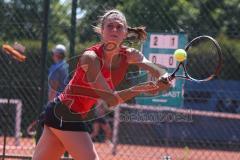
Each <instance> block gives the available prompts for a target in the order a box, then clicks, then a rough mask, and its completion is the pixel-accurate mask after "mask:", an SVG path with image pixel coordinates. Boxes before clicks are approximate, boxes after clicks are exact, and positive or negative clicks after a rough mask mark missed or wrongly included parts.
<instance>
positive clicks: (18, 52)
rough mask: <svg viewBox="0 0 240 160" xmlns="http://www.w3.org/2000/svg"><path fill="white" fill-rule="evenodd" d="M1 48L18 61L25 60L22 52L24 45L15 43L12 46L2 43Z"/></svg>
mask: <svg viewBox="0 0 240 160" xmlns="http://www.w3.org/2000/svg"><path fill="white" fill-rule="evenodd" d="M2 50H3V51H4V52H5V53H7V54H8V55H10V56H12V57H13V58H14V59H16V60H17V61H19V62H24V61H25V60H26V56H25V55H23V54H22V53H23V52H24V50H25V47H24V46H22V45H21V44H19V43H15V44H14V46H13V47H12V46H10V45H8V44H3V45H2Z"/></svg>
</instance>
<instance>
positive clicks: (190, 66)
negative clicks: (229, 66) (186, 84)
mask: <svg viewBox="0 0 240 160" xmlns="http://www.w3.org/2000/svg"><path fill="white" fill-rule="evenodd" d="M187 53H188V58H187V62H186V68H187V72H188V74H189V75H190V76H191V77H192V78H194V79H199V80H200V79H207V78H209V77H212V76H214V74H215V72H216V69H217V66H218V63H219V56H218V48H217V46H216V45H215V44H214V42H213V41H212V40H210V39H207V38H201V39H199V40H197V41H195V42H194V43H192V44H191V46H190V47H189V48H188V50H187Z"/></svg>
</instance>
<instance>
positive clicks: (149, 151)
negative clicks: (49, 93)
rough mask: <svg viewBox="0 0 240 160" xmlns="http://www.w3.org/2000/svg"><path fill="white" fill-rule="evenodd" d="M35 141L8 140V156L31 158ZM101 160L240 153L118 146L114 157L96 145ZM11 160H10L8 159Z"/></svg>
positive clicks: (179, 159) (181, 159) (224, 158)
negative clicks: (17, 143) (16, 143)
mask: <svg viewBox="0 0 240 160" xmlns="http://www.w3.org/2000/svg"><path fill="white" fill-rule="evenodd" d="M0 145H1V146H0V152H1V153H0V154H2V151H3V138H2V137H1V138H0ZM34 146H35V145H34V139H32V138H21V140H20V145H18V146H16V145H15V139H14V138H12V137H8V138H7V147H6V154H7V155H17V156H20V155H21V156H31V155H32V154H33V151H34ZM95 146H96V149H97V152H98V154H99V157H100V159H104V160H164V158H163V157H164V156H167V155H169V156H170V157H171V160H239V159H240V153H239V152H230V151H217V150H197V149H190V148H187V147H186V148H164V147H149V146H136V145H118V146H117V152H116V155H115V156H114V155H112V149H111V146H110V145H108V144H105V143H95ZM6 159H8V160H11V159H10V158H6ZM169 160H170V159H169Z"/></svg>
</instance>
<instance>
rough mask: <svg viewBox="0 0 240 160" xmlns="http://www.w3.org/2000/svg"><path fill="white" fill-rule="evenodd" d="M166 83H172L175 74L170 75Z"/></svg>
mask: <svg viewBox="0 0 240 160" xmlns="http://www.w3.org/2000/svg"><path fill="white" fill-rule="evenodd" d="M167 79H168V81H172V80H173V79H175V74H171V75H170V76H168V77H167Z"/></svg>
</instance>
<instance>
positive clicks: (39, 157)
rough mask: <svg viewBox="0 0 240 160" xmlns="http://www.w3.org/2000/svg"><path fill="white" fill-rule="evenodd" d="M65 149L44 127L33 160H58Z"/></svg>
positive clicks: (46, 127) (47, 128)
mask: <svg viewBox="0 0 240 160" xmlns="http://www.w3.org/2000/svg"><path fill="white" fill-rule="evenodd" d="M64 151H65V149H64V146H63V144H62V143H61V141H60V140H59V139H58V137H57V136H56V135H55V134H54V133H53V132H52V131H51V130H50V129H49V127H48V126H46V125H44V130H43V134H42V136H41V138H40V139H39V142H38V144H37V146H36V148H35V152H34V154H33V160H43V159H51V160H59V159H60V157H61V156H62V155H63V153H64Z"/></svg>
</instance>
